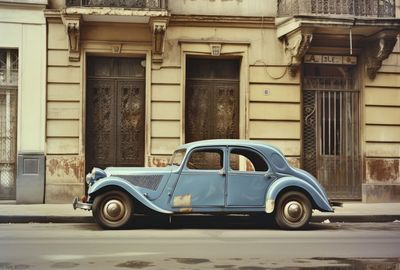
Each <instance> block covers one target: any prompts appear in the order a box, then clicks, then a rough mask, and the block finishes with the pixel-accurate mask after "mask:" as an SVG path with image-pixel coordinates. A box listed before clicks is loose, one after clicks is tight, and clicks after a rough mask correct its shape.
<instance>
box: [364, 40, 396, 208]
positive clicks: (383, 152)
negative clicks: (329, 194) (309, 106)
mask: <svg viewBox="0 0 400 270" xmlns="http://www.w3.org/2000/svg"><path fill="white" fill-rule="evenodd" d="M399 67H400V45H399V41H397V44H396V46H395V48H394V51H393V53H392V54H391V55H390V56H389V58H388V59H386V60H385V61H384V62H383V64H382V67H381V69H380V70H379V72H378V74H377V76H376V79H375V80H370V79H368V77H367V76H365V86H364V103H365V107H364V123H365V124H364V139H365V145H364V146H365V150H364V152H365V183H364V184H363V201H366V202H382V201H400V196H399V193H398V191H399V190H400V68H399Z"/></svg>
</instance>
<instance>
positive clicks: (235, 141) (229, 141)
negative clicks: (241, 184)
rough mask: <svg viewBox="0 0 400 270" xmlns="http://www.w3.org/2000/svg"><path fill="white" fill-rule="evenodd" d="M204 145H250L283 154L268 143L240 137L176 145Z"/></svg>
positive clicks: (184, 146)
mask: <svg viewBox="0 0 400 270" xmlns="http://www.w3.org/2000/svg"><path fill="white" fill-rule="evenodd" d="M205 146H245V147H252V148H255V149H259V150H264V151H268V152H269V151H273V152H278V153H280V154H282V155H283V153H282V152H281V151H280V150H279V149H278V148H276V147H275V146H272V145H270V144H267V143H264V142H260V141H252V140H240V139H215V140H202V141H195V142H191V143H186V144H183V145H181V146H179V147H178V149H184V148H185V149H188V150H190V149H193V148H196V147H205Z"/></svg>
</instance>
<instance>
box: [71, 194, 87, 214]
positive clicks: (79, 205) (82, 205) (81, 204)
mask: <svg viewBox="0 0 400 270" xmlns="http://www.w3.org/2000/svg"><path fill="white" fill-rule="evenodd" d="M72 207H73V208H74V210H76V208H80V209H83V210H87V211H90V210H92V204H91V203H84V202H81V201H79V199H78V197H75V199H74V201H73V202H72Z"/></svg>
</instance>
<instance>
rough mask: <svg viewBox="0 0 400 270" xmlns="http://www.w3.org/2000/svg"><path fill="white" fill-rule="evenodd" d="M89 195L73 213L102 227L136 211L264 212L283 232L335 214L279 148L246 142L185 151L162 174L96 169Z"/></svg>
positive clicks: (203, 144)
mask: <svg viewBox="0 0 400 270" xmlns="http://www.w3.org/2000/svg"><path fill="white" fill-rule="evenodd" d="M86 182H87V184H88V186H89V190H88V196H87V197H85V196H84V197H83V199H82V200H81V201H79V200H78V199H77V198H75V200H74V202H73V207H74V209H76V208H81V209H85V210H92V212H93V216H94V219H95V221H96V222H97V223H98V224H99V225H100V226H101V227H103V228H105V229H117V228H121V227H124V226H126V225H127V224H128V222H129V221H130V220H131V219H132V217H133V216H134V214H136V213H145V214H155V213H161V214H165V215H178V214H191V213H207V214H221V213H223V214H227V215H228V214H237V213H241V214H243V213H245V214H254V213H267V214H271V215H273V216H274V219H275V221H276V223H277V224H278V225H279V226H280V227H281V228H284V229H298V228H302V227H303V226H305V225H306V224H308V222H309V220H310V217H311V214H312V210H313V209H318V210H319V211H323V212H333V208H332V205H331V204H330V202H329V200H328V198H327V195H326V193H325V191H324V189H323V188H322V187H321V185H320V184H319V183H318V181H317V180H316V179H315V178H314V177H313V176H312V175H311V174H309V173H307V172H306V171H303V170H300V169H296V168H293V167H291V166H290V165H289V164H288V162H287V160H286V159H285V157H284V155H283V154H282V153H281V152H280V151H279V150H278V149H276V148H275V147H273V146H270V145H267V144H264V143H260V142H255V141H245V140H206V141H197V142H193V143H188V144H184V145H181V146H180V147H179V148H178V149H177V150H176V151H175V152H174V154H173V156H172V157H171V161H170V163H169V164H168V166H167V167H164V168H126V167H119V168H117V167H109V168H106V169H105V170H102V169H99V168H94V169H93V170H92V172H91V173H89V174H88V175H87V177H86Z"/></svg>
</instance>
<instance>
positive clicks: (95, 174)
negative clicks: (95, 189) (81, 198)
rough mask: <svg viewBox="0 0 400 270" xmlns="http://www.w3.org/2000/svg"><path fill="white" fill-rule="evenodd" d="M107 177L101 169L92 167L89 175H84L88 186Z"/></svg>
mask: <svg viewBox="0 0 400 270" xmlns="http://www.w3.org/2000/svg"><path fill="white" fill-rule="evenodd" d="M104 177H107V174H106V172H105V171H103V170H102V169H99V168H96V167H94V168H93V169H92V171H91V172H90V173H88V174H87V175H86V183H87V184H88V185H89V184H91V183H93V182H95V181H96V180H98V179H100V178H104Z"/></svg>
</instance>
